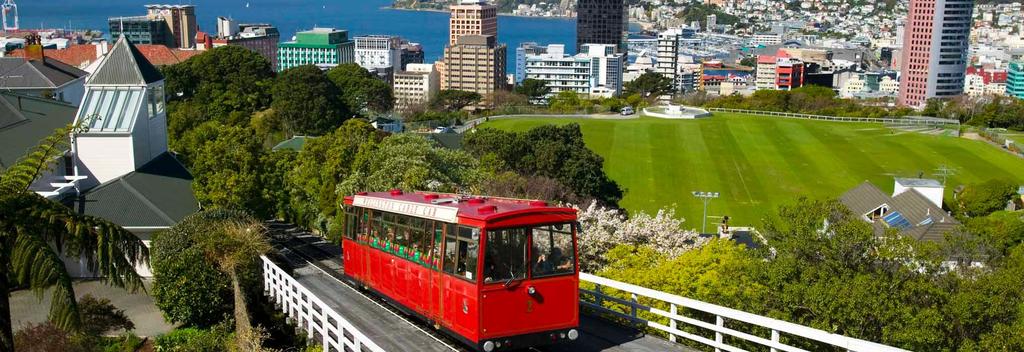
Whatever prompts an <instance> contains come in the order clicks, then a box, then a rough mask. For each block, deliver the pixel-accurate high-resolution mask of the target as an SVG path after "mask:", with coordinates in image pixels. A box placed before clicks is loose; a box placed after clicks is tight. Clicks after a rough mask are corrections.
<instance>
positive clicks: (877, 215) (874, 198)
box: [839, 178, 960, 241]
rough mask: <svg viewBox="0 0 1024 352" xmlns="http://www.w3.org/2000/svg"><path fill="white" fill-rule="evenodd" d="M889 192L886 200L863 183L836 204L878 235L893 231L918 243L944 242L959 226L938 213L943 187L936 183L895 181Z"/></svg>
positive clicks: (942, 211)
mask: <svg viewBox="0 0 1024 352" xmlns="http://www.w3.org/2000/svg"><path fill="white" fill-rule="evenodd" d="M893 189H894V192H893V195H891V196H890V195H887V194H886V193H885V192H882V190H880V189H878V187H876V186H875V185H874V184H871V183H870V182H866V181H865V182H864V183H861V184H860V185H858V186H857V187H855V188H853V189H851V190H849V191H847V192H846V193H845V194H843V195H842V196H841V197H839V201H840V202H842V203H843V204H844V205H846V207H847V208H849V209H850V211H852V212H853V213H854V214H856V215H857V216H860V218H861V219H862V220H864V221H865V222H868V223H871V224H872V225H873V227H874V229H875V233H876V234H879V235H880V234H882V233H884V232H885V231H887V230H888V229H896V230H897V231H899V232H900V233H901V234H903V235H905V236H908V237H911V238H913V239H916V240H919V241H944V240H945V235H946V234H947V233H949V232H950V231H952V230H954V229H955V228H956V227H957V226H959V225H960V222H958V221H957V220H956V219H955V218H953V217H952V216H951V215H949V214H948V213H947V212H946V211H945V210H943V209H942V194H943V187H942V185H941V184H940V183H939V182H938V181H935V180H926V179H910V178H897V179H896V181H895V185H894V187H893ZM936 195H937V196H936Z"/></svg>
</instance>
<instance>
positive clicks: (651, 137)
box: [484, 113, 1024, 228]
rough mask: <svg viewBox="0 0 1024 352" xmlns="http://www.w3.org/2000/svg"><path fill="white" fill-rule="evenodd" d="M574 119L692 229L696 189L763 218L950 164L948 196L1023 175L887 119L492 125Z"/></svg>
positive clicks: (1022, 169)
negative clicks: (805, 200) (964, 187)
mask: <svg viewBox="0 0 1024 352" xmlns="http://www.w3.org/2000/svg"><path fill="white" fill-rule="evenodd" d="M572 122H575V123H579V124H580V125H581V127H582V129H583V134H584V138H585V139H586V142H587V145H588V146H589V147H590V148H591V149H593V150H594V151H596V152H597V153H598V154H600V155H601V156H603V157H604V158H605V165H604V167H605V170H606V171H607V172H608V174H609V176H611V178H612V179H614V180H615V181H617V182H619V184H620V185H621V186H622V187H623V188H624V189H625V190H626V195H625V198H624V199H623V200H622V203H621V205H622V206H623V207H625V208H626V209H629V210H630V211H645V212H648V213H653V212H656V211H657V210H658V209H659V208H662V207H665V206H672V205H673V204H674V205H675V206H676V210H677V214H678V215H680V216H683V217H685V218H686V219H687V226H688V227H691V228H699V227H700V226H701V212H702V203H701V202H700V201H699V200H697V199H695V198H694V197H693V196H692V195H691V194H690V192H691V191H695V190H700V191H717V192H721V198H720V199H716V200H714V201H712V202H711V206H710V209H709V210H708V214H709V216H721V215H728V216H729V217H730V218H732V221H731V222H730V223H731V224H732V225H733V226H746V225H752V226H759V225H760V224H761V221H760V219H761V218H762V217H763V216H764V215H765V214H768V213H770V212H773V211H774V210H775V209H776V208H777V207H778V206H779V205H780V204H785V203H789V202H793V201H795V200H796V199H797V198H799V197H800V196H808V197H812V198H824V197H828V198H835V197H838V196H839V195H841V194H842V193H843V192H845V191H846V190H848V189H850V188H852V187H854V186H856V185H857V184H859V183H861V182H864V181H865V180H867V181H871V182H873V183H875V185H877V186H878V187H880V188H881V189H882V190H883V191H892V187H893V177H894V176H900V177H917V176H918V174H920V173H922V172H923V173H924V175H926V176H925V177H933V176H931V174H933V173H934V172H935V169H936V168H938V167H940V166H941V165H943V164H945V165H948V166H950V167H952V168H954V169H955V170H956V174H955V175H954V176H953V177H951V178H950V180H949V185H950V187H947V190H946V194H947V198H948V197H950V194H951V193H952V188H953V187H955V185H959V184H963V183H971V182H978V181H983V180H988V179H993V178H1000V179H1006V180H1011V181H1013V182H1022V181H1024V159H1020V158H1018V157H1015V156H1013V155H1010V154H1009V153H1006V152H1004V151H1001V150H999V149H997V148H994V147H992V146H990V145H987V144H985V143H983V142H979V141H971V140H966V139H962V138H953V137H940V136H933V135H925V134H918V133H909V132H904V131H894V130H890V129H888V128H886V127H884V126H882V125H881V124H869V123H839V122H820V121H806V120H795V119H780V118H769V117H757V116H750V115H740V114H727V113H715V114H714V115H713V116H712V117H711V118H708V119H699V120H664V119H655V118H640V119H635V120H588V119H565V118H557V119H554V118H542V117H538V118H520V119H509V120H496V121H493V122H488V123H487V124H485V125H484V127H494V128H500V129H505V130H513V131H522V130H527V129H530V128H532V127H536V126H539V125H543V124H567V123H572ZM717 221H718V220H717V219H715V218H709V220H708V223H709V224H714V223H717ZM709 228H711V226H710V225H709Z"/></svg>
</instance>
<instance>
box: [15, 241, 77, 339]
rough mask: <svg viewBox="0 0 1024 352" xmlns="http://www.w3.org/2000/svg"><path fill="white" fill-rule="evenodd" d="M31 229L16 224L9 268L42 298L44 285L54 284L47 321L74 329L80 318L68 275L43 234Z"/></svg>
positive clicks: (51, 285) (23, 283)
mask: <svg viewBox="0 0 1024 352" xmlns="http://www.w3.org/2000/svg"><path fill="white" fill-rule="evenodd" d="M33 232H34V231H32V230H30V229H28V228H25V227H20V226H19V227H18V229H17V231H16V232H15V233H14V236H15V238H14V246H13V248H11V258H10V260H11V267H12V268H13V269H14V271H15V276H16V277H17V278H18V280H19V281H20V283H21V284H22V285H27V286H28V287H29V288H30V289H31V290H32V291H33V293H35V294H36V295H37V297H42V295H43V292H44V291H45V289H46V288H49V287H53V293H52V300H51V303H50V314H49V320H50V321H51V322H52V323H53V324H54V325H57V326H58V327H61V328H64V329H71V330H75V329H77V328H78V327H79V326H80V324H81V321H80V319H79V315H78V304H77V303H76V301H75V289H74V287H73V286H72V282H71V276H70V275H68V272H67V269H65V268H64V261H63V260H61V258H60V257H59V256H58V254H57V253H56V252H54V251H53V250H52V249H51V248H50V246H49V244H47V243H46V241H44V240H43V239H42V236H39V235H38V234H36V233H33Z"/></svg>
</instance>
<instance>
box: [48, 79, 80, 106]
mask: <svg viewBox="0 0 1024 352" xmlns="http://www.w3.org/2000/svg"><path fill="white" fill-rule="evenodd" d="M86 77H88V76H86ZM60 93H64V102H67V103H68V104H71V105H74V106H79V105H80V104H82V98H83V97H85V77H82V78H79V79H77V80H74V81H71V82H68V84H65V85H64V86H63V87H60V88H59V89H57V91H56V92H55V94H56V95H57V96H58V97H59V96H60Z"/></svg>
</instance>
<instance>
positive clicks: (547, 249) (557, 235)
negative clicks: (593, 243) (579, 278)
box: [530, 224, 576, 278]
mask: <svg viewBox="0 0 1024 352" xmlns="http://www.w3.org/2000/svg"><path fill="white" fill-rule="evenodd" d="M532 230H533V231H532V235H533V250H532V251H531V253H533V254H532V257H533V260H532V261H530V267H531V268H533V276H532V277H534V278H538V277H545V276H554V275H562V274H571V273H573V272H575V271H576V266H575V264H576V262H575V258H576V251H575V247H573V244H572V236H573V226H572V224H557V225H546V226H538V227H534V228H533V229H532Z"/></svg>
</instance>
